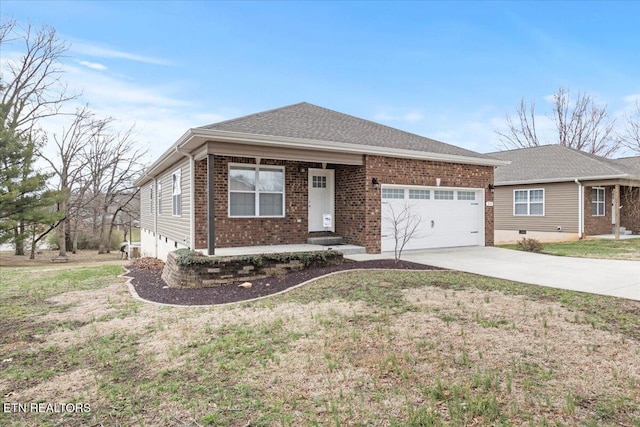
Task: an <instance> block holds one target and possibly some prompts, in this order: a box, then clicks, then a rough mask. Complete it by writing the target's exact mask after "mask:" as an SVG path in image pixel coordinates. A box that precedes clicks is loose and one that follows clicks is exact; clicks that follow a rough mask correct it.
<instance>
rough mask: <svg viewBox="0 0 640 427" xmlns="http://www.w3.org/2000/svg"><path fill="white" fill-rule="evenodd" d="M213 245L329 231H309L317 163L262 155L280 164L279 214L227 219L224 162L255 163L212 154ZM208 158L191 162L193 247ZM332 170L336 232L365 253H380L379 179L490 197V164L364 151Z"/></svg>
mask: <svg viewBox="0 0 640 427" xmlns="http://www.w3.org/2000/svg"><path fill="white" fill-rule="evenodd" d="M214 163H215V178H214V179H215V183H214V185H215V192H216V196H215V200H216V201H215V203H214V209H215V221H216V222H215V226H216V229H215V233H216V247H237V246H253V245H275V244H297V243H306V240H307V238H308V237H311V236H318V235H323V234H331V233H309V232H308V204H309V203H308V169H309V168H321V167H322V165H321V164H319V163H312V162H294V161H284V160H269V159H263V160H262V162H261V164H262V165H279V166H284V167H285V191H286V194H285V213H286V215H285V217H284V218H229V217H228V196H227V194H228V165H229V163H248V164H255V162H254V160H253V159H249V158H240V157H228V156H215V159H214ZM206 164H207V161H206V159H205V160H202V161H198V162H196V169H195V174H196V182H195V185H196V188H195V201H196V208H195V212H196V215H195V227H196V248H197V249H201V248H206V245H207V211H206V203H207V197H206V193H207V188H206V187H207V186H206V171H207V167H206ZM328 168H329V169H334V170H335V208H336V215H335V227H336V232H335V234H336V235H338V236H342V237H343V238H344V240H345V243H349V244H355V245H360V246H364V247H366V249H367V252H369V253H379V252H380V234H381V233H380V231H381V200H380V187H378V188H377V189H374V188H373V186H372V184H371V180H372V178H377V179H378V182H379V183H380V185H382V184H400V185H425V186H435V185H436V178H440V179H441V182H440V185H441V186H443V187H470V188H484V189H485V194H484V197H485V201H493V193H492V192H491V191H489V190H488V186H489V184H491V183H493V167H491V166H474V165H467V164H456V163H444V162H432V161H421V160H411V159H395V158H388V157H381V156H365V158H364V165H363V166H352V165H328ZM485 244H486V245H488V246H490V245H493V208H492V207H486V206H485Z"/></svg>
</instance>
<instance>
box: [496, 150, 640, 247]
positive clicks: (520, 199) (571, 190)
mask: <svg viewBox="0 0 640 427" xmlns="http://www.w3.org/2000/svg"><path fill="white" fill-rule="evenodd" d="M490 155H491V156H493V157H496V158H498V159H501V160H508V161H510V162H511V163H510V164H508V165H506V166H500V167H498V168H497V169H496V174H495V194H494V199H495V207H494V215H495V242H496V243H509V242H515V241H517V240H520V239H522V238H523V237H528V238H535V239H538V240H540V241H546V242H549V241H568V240H577V239H582V238H583V237H586V236H594V235H603V234H614V235H615V234H616V231H617V232H618V233H620V234H623V235H624V234H631V233H639V232H640V157H627V158H623V159H606V158H603V157H599V156H595V155H592V154H589V153H585V152H583V151H578V150H574V149H571V148H567V147H564V146H561V145H544V146H539V147H531V148H521V149H516V150H509V151H500V152H497V153H491V154H490Z"/></svg>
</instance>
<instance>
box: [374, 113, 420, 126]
mask: <svg viewBox="0 0 640 427" xmlns="http://www.w3.org/2000/svg"><path fill="white" fill-rule="evenodd" d="M423 119H424V115H423V114H422V113H420V112H419V111H415V110H413V111H409V112H407V113H404V114H391V113H387V112H379V113H377V114H375V115H374V116H373V120H376V121H381V122H407V123H416V122H419V121H422V120H423Z"/></svg>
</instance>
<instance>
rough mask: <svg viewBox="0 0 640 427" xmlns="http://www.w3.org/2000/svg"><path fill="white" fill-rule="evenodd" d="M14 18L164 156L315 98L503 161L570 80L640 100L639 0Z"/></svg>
mask: <svg viewBox="0 0 640 427" xmlns="http://www.w3.org/2000/svg"><path fill="white" fill-rule="evenodd" d="M0 13H1V14H2V17H3V18H6V17H8V18H13V19H16V20H17V21H18V22H19V23H21V24H26V23H27V22H29V21H30V22H31V23H32V24H34V25H41V24H47V25H51V26H53V27H55V28H56V30H57V31H58V33H59V35H60V37H61V38H62V39H63V40H66V41H67V42H69V44H70V50H69V57H68V58H66V60H65V61H66V62H65V70H66V71H67V73H66V78H67V79H68V80H69V82H70V85H71V86H72V87H77V88H81V89H82V90H83V97H82V101H83V102H88V103H89V105H90V106H91V107H92V108H93V109H95V110H96V111H97V112H98V113H99V114H103V115H111V116H114V117H116V118H118V119H121V120H122V122H123V124H130V123H134V122H135V123H136V129H137V130H138V139H139V140H140V143H141V144H145V145H147V146H148V147H149V148H150V150H151V157H156V156H158V155H159V154H160V153H161V152H163V151H164V150H165V149H167V148H168V147H169V146H170V145H171V144H172V143H173V142H175V140H176V139H177V138H179V137H180V136H181V135H182V134H183V133H184V132H185V131H186V130H187V129H188V128H190V127H196V126H201V125H205V124H209V123H213V122H216V121H219V120H223V119H228V118H233V117H238V116H241V115H245V114H250V113H253V112H258V111H263V110H266V109H271V108H277V107H280V106H285V105H289V104H293V103H297V102H301V101H307V102H311V103H314V104H317V105H321V106H323V107H326V108H330V109H333V110H337V111H340V112H344V113H347V114H352V115H355V116H358V117H362V118H365V119H369V120H374V121H377V122H380V123H384V124H386V125H389V126H393V127H397V128H399V129H403V130H407V131H410V132H415V133H418V134H420V135H424V136H428V137H431V138H435V139H439V140H442V141H445V142H449V143H452V144H456V145H460V146H463V147H466V148H469V149H473V150H476V151H479V152H489V151H494V150H496V149H497V147H498V144H499V142H498V139H497V137H496V136H495V134H494V129H496V128H499V127H500V126H502V124H503V122H504V116H505V114H506V113H510V114H513V113H514V111H515V107H516V106H517V104H518V103H519V102H520V99H521V98H522V97H524V98H525V99H527V100H535V101H536V106H537V109H538V111H540V113H541V114H543V112H544V111H545V110H547V106H548V99H549V96H550V95H551V94H553V93H554V92H555V91H556V90H557V89H558V87H560V86H564V87H565V88H568V89H571V90H574V91H575V90H580V91H583V92H587V93H589V94H591V95H593V96H594V97H596V99H597V100H598V101H599V102H601V103H603V104H607V106H608V109H609V112H610V113H611V114H612V115H613V116H619V117H622V115H623V114H624V112H625V111H628V110H629V109H630V108H631V107H632V105H633V103H634V102H635V101H636V100H638V99H640V48H639V47H638V46H639V42H640V2H619V3H616V2H606V3H605V2H382V1H378V2H367V1H359V2H338V1H334V2H248V1H244V2H205V1H200V2H186V1H184V2H168V1H164V2H153V1H145V2H126V1H117V2H109V1H101V2H97V1H91V2H81V1H73V2H54V1H47V2H44V1H25V2H22V1H12V0H4V1H3V2H2V9H1V11H0ZM10 49H17V45H16V46H9V47H7V49H6V51H5V52H3V53H2V54H3V55H5V56H8V55H10V54H11V53H12V52H8V50H10ZM541 123H543V124H544V123H545V122H544V120H542V118H541ZM48 126H51V127H52V129H55V127H56V126H57V127H60V126H61V125H60V123H54V122H52V123H50V124H49V125H48Z"/></svg>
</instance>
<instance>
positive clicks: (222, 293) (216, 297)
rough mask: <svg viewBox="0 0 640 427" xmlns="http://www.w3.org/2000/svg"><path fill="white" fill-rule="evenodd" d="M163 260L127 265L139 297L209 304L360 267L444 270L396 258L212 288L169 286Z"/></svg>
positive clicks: (270, 291) (272, 291)
mask: <svg viewBox="0 0 640 427" xmlns="http://www.w3.org/2000/svg"><path fill="white" fill-rule="evenodd" d="M163 266H164V263H163V262H162V261H160V260H158V259H155V258H142V259H139V260H136V261H134V262H132V263H131V264H129V265H127V266H126V268H127V269H128V270H129V272H128V273H127V276H129V277H131V278H132V280H131V284H132V285H133V286H134V288H135V290H136V292H137V293H138V295H140V297H142V298H144V299H146V300H149V301H154V302H159V303H164V304H177V305H210V304H225V303H230V302H238V301H245V300H249V299H253V298H258V297H262V296H265V295H271V294H275V293H277V292H280V291H283V290H285V289H288V288H290V287H292V286H295V285H298V284H300V283H303V282H306V281H307V280H310V279H313V278H314V277H319V276H323V275H325V274H328V273H333V272H335V271H343V270H353V269H359V268H382V269H401V270H442V269H441V268H438V267H432V266H428V265H423V264H417V263H413V262H409V261H399V262H397V263H396V262H395V261H393V260H371V261H360V262H355V261H350V260H345V262H344V263H343V264H340V265H333V266H329V267H316V268H308V269H306V270H301V271H296V272H292V273H288V274H285V275H281V276H273V277H268V278H266V279H260V280H253V281H252V282H251V284H252V286H251V287H250V288H240V287H238V284H239V283H241V282H238V283H236V284H232V285H226V286H216V287H211V288H195V289H176V288H169V287H167V284H166V283H165V281H164V280H162V278H161V277H160V275H161V274H162V267H163Z"/></svg>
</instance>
